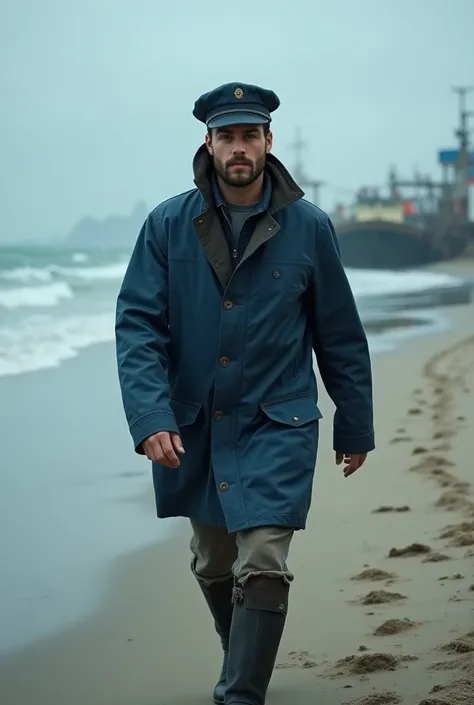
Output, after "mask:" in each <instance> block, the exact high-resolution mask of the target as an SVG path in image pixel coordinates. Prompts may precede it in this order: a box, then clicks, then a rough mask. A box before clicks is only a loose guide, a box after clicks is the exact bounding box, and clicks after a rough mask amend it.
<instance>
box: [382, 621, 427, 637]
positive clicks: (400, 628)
mask: <svg viewBox="0 0 474 705" xmlns="http://www.w3.org/2000/svg"><path fill="white" fill-rule="evenodd" d="M420 625H421V622H413V621H412V620H411V619H407V618H405V619H387V620H386V621H385V622H383V623H382V624H380V625H379V626H378V627H377V628H376V629H374V632H373V635H374V636H393V635H395V634H403V633H404V632H408V631H410V629H414V628H415V627H417V626H420Z"/></svg>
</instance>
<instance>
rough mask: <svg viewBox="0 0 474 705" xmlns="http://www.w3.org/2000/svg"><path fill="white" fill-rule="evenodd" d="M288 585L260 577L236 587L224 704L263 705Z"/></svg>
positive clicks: (281, 629) (284, 613)
mask: <svg viewBox="0 0 474 705" xmlns="http://www.w3.org/2000/svg"><path fill="white" fill-rule="evenodd" d="M288 594H289V585H288V584H287V583H286V582H284V581H283V580H282V579H280V578H267V577H265V576H258V577H254V578H250V579H249V580H248V582H247V583H246V584H245V585H244V586H243V587H236V588H234V612H233V617H232V626H231V630H230V640H229V655H228V662H227V689H226V693H225V700H224V702H225V705H264V703H265V697H266V694H267V689H268V685H269V683H270V679H271V676H272V673H273V669H274V666H275V660H276V656H277V652H278V647H279V645H280V640H281V637H282V634H283V629H284V626H285V620H286V614H287V610H288Z"/></svg>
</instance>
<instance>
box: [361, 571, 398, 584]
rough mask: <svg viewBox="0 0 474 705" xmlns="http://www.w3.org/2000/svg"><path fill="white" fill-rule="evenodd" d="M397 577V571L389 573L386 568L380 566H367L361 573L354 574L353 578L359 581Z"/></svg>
mask: <svg viewBox="0 0 474 705" xmlns="http://www.w3.org/2000/svg"><path fill="white" fill-rule="evenodd" d="M396 577H397V575H396V573H387V571H385V570H379V569H378V568H366V569H365V570H363V571H362V572H361V573H358V574H357V575H354V576H353V577H352V578H351V580H359V581H361V582H362V581H368V582H369V581H374V582H376V581H382V580H395V578H396Z"/></svg>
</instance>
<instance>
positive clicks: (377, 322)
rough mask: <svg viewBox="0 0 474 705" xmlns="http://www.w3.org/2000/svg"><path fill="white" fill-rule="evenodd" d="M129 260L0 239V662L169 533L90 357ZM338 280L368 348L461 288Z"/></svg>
mask: <svg viewBox="0 0 474 705" xmlns="http://www.w3.org/2000/svg"><path fill="white" fill-rule="evenodd" d="M129 256H130V252H129V251H126V250H118V249H117V250H112V249H107V250H100V249H94V250H77V251H74V250H71V249H68V248H64V247H59V246H42V247H39V246H37V247H34V246H23V247H13V246H4V247H0V478H1V485H0V487H1V491H0V566H1V569H0V625H1V626H0V657H3V656H8V655H11V654H12V653H13V652H14V651H15V650H18V649H22V648H24V647H26V646H28V645H29V644H31V643H32V642H35V641H37V640H41V639H43V638H47V637H50V636H54V634H56V633H57V632H58V631H61V630H63V629H65V628H68V627H69V626H71V625H74V624H75V623H77V622H78V621H80V620H82V619H84V618H87V616H90V614H91V612H92V611H93V610H94V609H96V608H98V604H99V602H100V601H101V600H103V599H104V594H105V592H104V591H105V590H106V587H105V586H106V584H107V575H108V572H110V570H111V566H112V565H113V564H114V563H115V561H116V560H117V559H118V558H120V556H121V555H122V554H124V553H127V552H129V551H133V550H136V549H139V548H141V547H143V546H146V545H149V544H150V543H151V542H155V541H156V540H157V539H162V540H165V539H166V538H167V537H168V536H169V534H170V531H173V530H174V528H173V527H175V524H173V525H172V526H171V527H170V524H169V522H168V523H166V522H158V521H157V520H156V515H155V514H154V507H153V508H152V507H151V503H152V502H151V495H152V486H151V478H150V472H149V467H148V465H147V463H146V461H144V459H143V458H138V456H136V455H135V454H134V453H133V451H132V449H131V443H130V442H129V439H128V437H126V431H125V429H124V428H123V427H122V426H119V422H118V421H116V420H115V419H119V418H120V422H121V420H122V410H121V408H120V402H119V395H118V392H117V390H116V386H118V385H116V382H115V377H114V375H115V373H114V371H113V370H111V369H108V367H107V366H108V365H109V363H110V361H111V360H112V361H113V357H112V356H107V357H104V356H103V354H102V353H100V351H101V350H102V351H104V350H108V348H107V346H106V345H104V344H106V343H108V344H109V346H110V343H111V342H112V341H113V339H114V310H115V301H116V296H117V293H118V288H119V286H120V283H121V279H122V277H123V274H124V272H125V269H126V266H127V262H128V259H129ZM347 275H348V278H349V280H350V282H351V285H352V288H353V292H354V295H355V298H356V300H357V303H358V306H359V310H360V313H361V317H362V320H363V322H364V324H365V326H366V329H367V332H368V336H369V342H370V347H371V350H372V352H373V353H375V354H378V353H381V352H383V351H390V350H394V349H396V348H397V347H398V346H400V345H402V344H403V339H404V338H405V337H406V336H411V335H417V334H420V333H430V332H431V333H436V332H437V331H439V330H442V329H443V328H445V327H446V326H447V325H448V320H447V318H445V317H443V313H442V309H441V308H439V307H440V306H442V305H445V304H446V301H448V300H449V301H450V302H451V303H461V301H462V298H463V296H465V292H466V282H465V281H464V280H463V279H462V278H459V277H454V276H451V275H448V274H444V273H441V272H436V271H426V270H413V271H404V272H396V271H371V270H350V269H348V270H347ZM110 347H111V346H110ZM94 350H95V351H96V352H94ZM101 354H102V357H101ZM81 360H82V361H83V367H82V368H80V364H79V363H81ZM68 365H69V366H70V367H69V368H68ZM74 365H76V367H74ZM87 365H89V366H90V367H87ZM110 367H112V365H110ZM79 368H80V369H79ZM88 369H92V370H94V371H96V375H97V377H96V382H97V389H95V386H94V385H95V383H94V382H93V383H92V385H91V390H90V391H89V389H88V388H85V389H84V388H83V387H84V384H83V381H82V380H83V378H84V377H87V375H88V372H87V370H88ZM104 369H105V370H106V373H104V372H103V371H104ZM69 370H70V371H69ZM74 370H75V371H74ZM80 370H82V372H81V374H82V377H80V375H79V372H80ZM84 370H85V371H84ZM75 375H77V376H78V379H77V380H76V379H75ZM79 377H80V378H79ZM105 379H107V380H108V382H107V384H109V387H107V386H106V383H105V381H104V380H105ZM65 388H66V389H67V391H64V389H65ZM95 391H96V392H97V398H96V399H94V398H93V396H94V394H93V392H94V393H95ZM65 397H66V398H65ZM112 397H113V399H112ZM45 399H46V400H48V399H49V402H50V404H51V407H50V409H49V410H48V409H47V408H44V407H45ZM111 406H112V407H113V408H114V411H113V414H115V416H114V420H113V422H111V423H112V427H111V428H109V427H108V426H107V423H106V422H108V420H109V417H110V407H111ZM56 428H57V430H56ZM51 439H53V442H52V440H51ZM141 496H147V497H149V498H150V503H149V505H147V504H146V502H144V501H143V502H141V501H138V500H137V498H138V497H141Z"/></svg>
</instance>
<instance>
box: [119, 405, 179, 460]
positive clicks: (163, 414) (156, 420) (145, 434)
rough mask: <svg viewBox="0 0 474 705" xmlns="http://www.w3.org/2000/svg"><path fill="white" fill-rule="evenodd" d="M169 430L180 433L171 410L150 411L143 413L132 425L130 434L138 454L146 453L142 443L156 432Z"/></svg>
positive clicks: (169, 431)
mask: <svg viewBox="0 0 474 705" xmlns="http://www.w3.org/2000/svg"><path fill="white" fill-rule="evenodd" d="M162 431H167V432H168V433H179V428H178V426H177V424H176V421H175V418H174V415H173V413H172V412H171V411H149V412H147V413H146V414H142V415H141V416H139V417H138V418H137V419H135V421H134V422H133V423H132V424H131V425H130V434H131V436H132V439H133V445H134V446H135V452H136V453H138V455H145V452H144V450H143V448H142V443H143V441H145V440H146V439H147V438H149V437H150V436H153V434H155V433H161V432H162Z"/></svg>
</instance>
